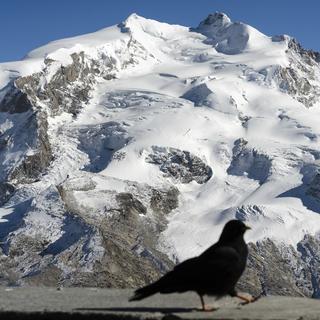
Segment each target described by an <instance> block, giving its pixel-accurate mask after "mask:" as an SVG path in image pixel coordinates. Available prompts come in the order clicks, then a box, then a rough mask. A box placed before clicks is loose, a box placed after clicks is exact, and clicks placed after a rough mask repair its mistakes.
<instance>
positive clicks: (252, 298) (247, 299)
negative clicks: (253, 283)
mask: <svg viewBox="0 0 320 320" xmlns="http://www.w3.org/2000/svg"><path fill="white" fill-rule="evenodd" d="M236 297H237V298H239V299H241V300H243V301H244V302H242V303H241V304H242V305H246V304H248V303H252V302H255V301H257V300H258V299H259V298H260V296H257V297H250V298H248V297H245V296H243V295H241V294H239V293H237V294H236Z"/></svg>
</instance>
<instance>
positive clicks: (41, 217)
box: [0, 13, 320, 297]
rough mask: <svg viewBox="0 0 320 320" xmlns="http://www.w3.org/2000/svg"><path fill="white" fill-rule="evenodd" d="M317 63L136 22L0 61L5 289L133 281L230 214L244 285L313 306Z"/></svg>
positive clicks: (237, 31) (291, 49)
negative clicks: (244, 260) (244, 252)
mask: <svg viewBox="0 0 320 320" xmlns="http://www.w3.org/2000/svg"><path fill="white" fill-rule="evenodd" d="M319 60H320V58H319V54H318V53H316V52H313V51H307V50H304V49H303V48H301V46H300V45H299V44H298V43H297V42H296V41H295V40H294V39H292V38H290V37H288V36H275V37H268V36H266V35H263V34H262V33H260V32H259V31H258V30H256V29H254V28H253V27H251V26H248V25H245V24H243V23H238V22H232V21H231V20H230V19H229V18H228V17H227V16H226V15H225V14H222V13H215V14H212V15H209V16H208V17H207V18H206V19H205V20H204V21H203V22H201V23H200V24H199V26H198V27H196V28H191V29H189V28H187V27H183V26H177V25H168V24H165V23H160V22H157V21H154V20H150V19H145V18H143V17H139V16H138V15H136V14H133V15H131V16H130V17H128V19H127V20H126V21H124V22H122V23H120V24H119V25H118V26H113V27H110V28H106V29H103V30H100V31H97V32H95V33H92V34H89V35H84V36H80V37H75V38H70V39H64V40H59V41H55V42H52V43H50V44H48V45H46V46H44V47H41V48H38V49H35V50H33V51H32V52H30V53H29V54H28V55H27V56H26V57H25V59H24V60H22V61H19V62H12V63H4V64H0V87H1V89H0V111H1V112H0V133H1V136H0V148H1V153H0V157H1V158H2V161H1V184H0V200H1V205H2V207H1V209H0V214H1V219H2V220H1V221H2V223H0V237H1V241H2V242H3V244H2V257H1V259H2V266H1V268H2V270H1V272H2V279H3V282H4V283H18V284H27V283H32V284H35V283H41V284H51V285H52V284H54V285H56V284H59V283H60V284H63V285H99V286H118V287H125V286H137V285H141V284H143V283H145V282H148V281H151V280H152V279H155V278H156V277H157V276H159V274H161V273H163V272H165V271H166V270H168V269H169V268H170V267H171V266H172V265H173V263H174V262H176V261H177V260H179V261H181V260H184V259H186V258H188V257H190V256H193V255H195V254H198V253H200V252H201V251H203V250H204V249H205V248H206V247H208V246H209V245H210V244H211V243H212V242H214V241H216V240H217V237H218V235H219V233H220V230H221V228H222V226H223V225H224V223H225V222H226V221H228V220H229V219H232V218H234V217H236V218H238V219H242V220H245V221H246V222H247V223H248V224H250V225H251V226H252V228H253V231H252V232H251V233H250V234H248V238H247V240H248V241H250V242H251V243H252V244H251V256H250V261H249V267H248V271H247V274H246V275H245V276H244V278H243V281H242V284H241V285H242V287H243V288H245V289H249V290H251V291H256V292H258V291H263V292H264V293H278V294H295V295H301V294H305V295H309V296H315V297H318V296H319V288H320V286H319V279H318V277H317V275H316V273H317V269H318V267H319V261H320V257H319V253H318V252H319V251H318V250H317V248H318V247H319V243H320V242H319V230H320V227H319V226H320V223H319V222H320V216H319V212H320V205H319V158H320V157H319V151H318V150H319V140H318V137H319V129H318V124H317V117H318V116H319V113H320V112H319V95H320V89H319V86H320V67H319ZM275 268H276V270H277V272H272V273H271V272H270V270H275ZM275 274H276V275H275Z"/></svg>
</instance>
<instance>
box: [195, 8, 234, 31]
mask: <svg viewBox="0 0 320 320" xmlns="http://www.w3.org/2000/svg"><path fill="white" fill-rule="evenodd" d="M230 24H231V20H230V18H229V17H228V16H227V15H226V14H225V13H223V12H215V13H211V14H209V15H208V17H207V18H206V19H205V20H203V21H201V23H200V24H199V27H198V28H201V27H208V26H210V27H211V28H212V27H215V28H221V27H226V26H228V25H230Z"/></svg>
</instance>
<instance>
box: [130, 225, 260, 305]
mask: <svg viewBox="0 0 320 320" xmlns="http://www.w3.org/2000/svg"><path fill="white" fill-rule="evenodd" d="M248 229H250V227H248V226H246V225H245V224H244V223H243V222H241V221H239V220H230V221H229V222H227V223H226V225H225V226H224V228H223V231H222V233H221V236H220V238H219V240H218V242H217V243H215V244H214V245H212V246H211V247H209V248H208V249H207V250H205V251H204V252H203V253H202V254H201V255H200V256H198V257H194V258H191V259H188V260H186V261H184V262H182V263H180V264H178V265H177V266H176V267H175V268H174V269H173V270H172V271H170V272H168V273H167V274H165V275H164V276H163V277H162V278H160V279H159V280H158V281H156V282H154V283H152V284H150V285H148V286H145V287H143V288H140V289H137V290H136V291H135V294H134V296H133V297H131V298H130V299H129V301H134V300H142V299H144V298H146V297H149V296H151V295H153V294H155V293H174V292H179V293H182V292H186V291H195V292H196V293H197V294H198V295H199V296H200V300H201V305H202V310H203V311H209V310H212V309H209V308H207V307H206V305H205V303H204V300H203V296H204V295H209V296H215V297H216V298H217V299H218V298H221V297H223V296H225V295H230V296H232V297H238V298H240V299H242V300H244V301H245V302H246V303H249V302H253V301H254V299H249V298H246V297H244V296H241V295H239V294H238V293H237V291H236V290H235V285H236V283H237V282H238V280H239V278H240V276H241V275H242V273H243V271H244V269H245V267H246V262H247V256H248V247H247V245H246V243H245V241H244V239H243V235H244V233H245V232H246V231H247V230H248Z"/></svg>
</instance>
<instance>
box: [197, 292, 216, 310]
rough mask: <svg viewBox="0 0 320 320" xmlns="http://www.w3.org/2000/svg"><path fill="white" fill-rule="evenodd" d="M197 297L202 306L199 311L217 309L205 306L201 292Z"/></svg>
mask: <svg viewBox="0 0 320 320" xmlns="http://www.w3.org/2000/svg"><path fill="white" fill-rule="evenodd" d="M199 297H200V301H201V306H202V309H200V311H207V312H209V311H215V310H218V308H211V307H207V306H206V304H205V302H204V299H203V296H202V295H201V294H199Z"/></svg>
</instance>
